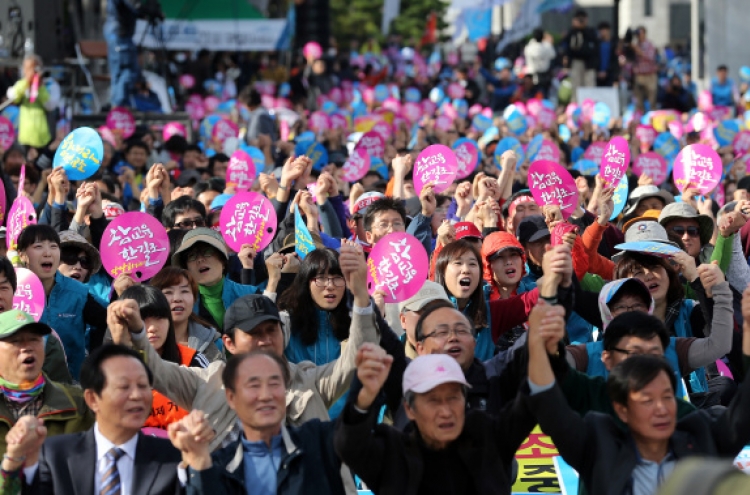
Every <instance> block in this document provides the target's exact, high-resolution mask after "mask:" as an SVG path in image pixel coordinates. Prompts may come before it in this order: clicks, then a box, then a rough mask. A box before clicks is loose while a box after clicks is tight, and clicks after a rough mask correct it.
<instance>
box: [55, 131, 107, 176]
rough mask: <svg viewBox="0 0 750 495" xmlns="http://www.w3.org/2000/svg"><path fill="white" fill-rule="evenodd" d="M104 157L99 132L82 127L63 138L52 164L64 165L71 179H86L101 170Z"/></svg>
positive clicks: (56, 165)
mask: <svg viewBox="0 0 750 495" xmlns="http://www.w3.org/2000/svg"><path fill="white" fill-rule="evenodd" d="M103 158H104V144H103V143H102V138H101V136H99V133H98V132H96V131H95V130H94V129H92V128H90V127H81V128H79V129H76V130H75V131H73V132H71V133H70V134H68V135H67V136H65V139H63V140H62V143H60V146H58V148H57V151H56V152H55V158H54V159H53V161H52V166H53V167H55V168H57V167H62V168H63V169H64V170H65V174H66V175H67V176H68V179H70V180H86V179H88V178H89V177H91V176H92V175H94V174H95V173H96V171H97V170H99V167H100V166H101V164H102V159H103Z"/></svg>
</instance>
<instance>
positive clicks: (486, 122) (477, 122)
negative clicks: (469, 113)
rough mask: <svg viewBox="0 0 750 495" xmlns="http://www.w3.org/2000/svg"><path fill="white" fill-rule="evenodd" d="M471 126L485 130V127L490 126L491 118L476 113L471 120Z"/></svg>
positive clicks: (481, 130)
mask: <svg viewBox="0 0 750 495" xmlns="http://www.w3.org/2000/svg"><path fill="white" fill-rule="evenodd" d="M471 126H472V127H473V128H474V129H476V130H478V131H479V132H486V131H487V129H489V128H491V127H492V119H491V118H489V117H487V116H486V115H482V114H481V113H478V114H476V115H475V116H474V118H473V119H472V120H471Z"/></svg>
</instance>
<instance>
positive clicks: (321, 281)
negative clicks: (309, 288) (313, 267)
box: [313, 276, 346, 287]
mask: <svg viewBox="0 0 750 495" xmlns="http://www.w3.org/2000/svg"><path fill="white" fill-rule="evenodd" d="M313 282H315V285H316V286H318V287H326V286H327V285H328V284H331V285H333V286H334V287H343V286H345V285H346V280H344V277H340V276H337V277H315V278H314V279H313Z"/></svg>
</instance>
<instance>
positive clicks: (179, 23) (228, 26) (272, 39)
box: [133, 19, 288, 51]
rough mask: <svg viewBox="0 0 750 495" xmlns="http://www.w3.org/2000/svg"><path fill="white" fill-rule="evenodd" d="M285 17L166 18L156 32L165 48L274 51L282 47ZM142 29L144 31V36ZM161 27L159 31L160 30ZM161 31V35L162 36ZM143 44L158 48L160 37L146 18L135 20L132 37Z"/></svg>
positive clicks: (284, 35)
mask: <svg viewBox="0 0 750 495" xmlns="http://www.w3.org/2000/svg"><path fill="white" fill-rule="evenodd" d="M286 24H287V20H286V19H246V20H221V21H208V20H207V21H187V20H179V19H167V20H165V21H164V22H163V23H162V24H161V26H160V27H159V28H157V33H156V34H157V35H158V37H159V38H163V40H164V46H165V47H166V49H167V50H200V49H203V48H206V49H209V50H214V51H216V50H237V51H274V50H280V49H282V48H283V47H284V43H285V41H286V40H285V39H284V38H285V37H286V36H287V35H288V33H287V32H286V31H285V29H284V28H285V27H286ZM144 31H146V35H145V36H144V34H143V33H144ZM159 31H160V32H159ZM162 33H163V36H162ZM141 39H142V40H143V46H144V47H146V48H160V47H161V43H160V40H159V39H157V37H156V36H154V32H153V31H152V30H151V28H150V27H149V26H148V24H147V23H146V22H145V21H138V24H136V28H135V36H134V37H133V40H134V41H136V42H140V40H141Z"/></svg>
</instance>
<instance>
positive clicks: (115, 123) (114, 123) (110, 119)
mask: <svg viewBox="0 0 750 495" xmlns="http://www.w3.org/2000/svg"><path fill="white" fill-rule="evenodd" d="M107 127H109V128H110V129H112V130H113V131H120V132H121V133H122V137H124V138H125V139H127V138H129V137H130V136H132V135H133V133H135V118H134V117H133V114H132V113H130V110H128V109H127V108H123V107H115V108H113V109H112V110H110V111H109V113H108V114H107Z"/></svg>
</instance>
